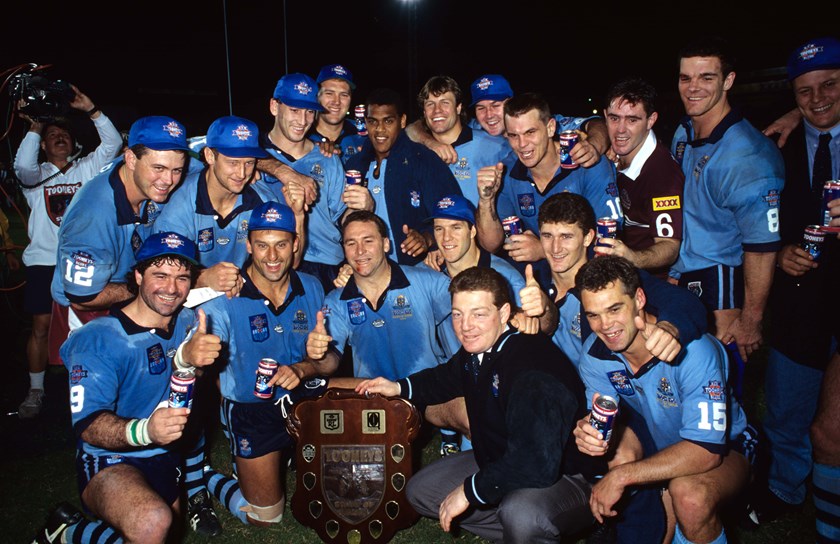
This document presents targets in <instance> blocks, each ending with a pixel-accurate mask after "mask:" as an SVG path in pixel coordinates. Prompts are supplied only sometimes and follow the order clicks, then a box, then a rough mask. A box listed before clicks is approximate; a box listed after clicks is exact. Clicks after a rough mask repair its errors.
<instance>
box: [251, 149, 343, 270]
mask: <svg viewBox="0 0 840 544" xmlns="http://www.w3.org/2000/svg"><path fill="white" fill-rule="evenodd" d="M262 144H263V148H265V150H266V151H267V152H268V153H270V154H271V156H272V157H274V158H275V159H277V160H278V161H280V162H282V163H283V164H285V165H287V166H289V167H290V168H293V169H294V170H295V171H296V172H298V173H300V174H303V175H304V176H309V177H311V178H312V179H314V180H315V183H317V184H318V200H316V201H315V204H313V205H312V206H311V207H310V209H309V217H308V220H307V223H306V233H307V236H306V238H307V239H306V248H305V249H304V253H303V258H304V259H305V260H307V261H309V262H313V263H322V264H331V265H335V264H339V263H340V262H341V261H343V260H344V249H343V248H342V246H341V232H340V231H339V229H338V220H339V219H340V218H341V215H342V214H343V213H344V210H346V209H347V205H346V204H344V201H343V200H342V199H341V196H342V194H343V193H344V167H343V166H342V165H341V161H340V160H339V159H338V157H336V156H332V157H325V156H323V155H322V154H321V152H320V150H319V149H318V146H317V145H316V146H315V147H314V148H313V149H312V151H310V152H309V153H307V154H306V155H304V156H303V157H301V158H299V159H295V158H294V157H292V156H291V155H289V154H288V153H284V152H283V151H282V150H281V149H279V148H278V147H276V146H275V145H274V144H272V143H271V141H270V140H269V139H268V138H267V137H265V138H263V141H262ZM263 179H264V180H265V182H266V183H268V184H269V187H270V188H271V190H272V192H274V193H276V194H277V193H281V188H282V184H281V183H280V181H279V180H278V179H277V178H274V177H272V176H270V175H268V174H263ZM280 202H284V200H281V201H280Z"/></svg>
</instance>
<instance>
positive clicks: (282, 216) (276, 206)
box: [248, 200, 296, 234]
mask: <svg viewBox="0 0 840 544" xmlns="http://www.w3.org/2000/svg"><path fill="white" fill-rule="evenodd" d="M252 230H284V231H286V232H291V233H293V234H294V233H296V231H295V214H294V212H293V211H292V209H291V208H290V207H288V206H286V205H285V204H280V203H279V202H274V201H273V200H269V201H268V202H263V203H262V204H260V205H259V206H257V207H256V208H254V209H253V210H252V211H251V218H250V219H249V220H248V232H251V231H252Z"/></svg>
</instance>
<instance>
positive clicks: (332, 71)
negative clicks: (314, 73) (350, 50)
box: [315, 64, 356, 90]
mask: <svg viewBox="0 0 840 544" xmlns="http://www.w3.org/2000/svg"><path fill="white" fill-rule="evenodd" d="M328 79H343V80H344V81H346V82H347V83H348V84H349V85H350V90H355V89H356V84H355V83H353V74H352V73H351V72H350V70H348V69H347V68H345V67H344V66H342V65H340V64H328V65H326V66H324V67H323V68H321V71H320V72H318V79H316V80H315V81H316V82H317V83H318V85H320V84H321V83H323V82H325V81H326V80H328Z"/></svg>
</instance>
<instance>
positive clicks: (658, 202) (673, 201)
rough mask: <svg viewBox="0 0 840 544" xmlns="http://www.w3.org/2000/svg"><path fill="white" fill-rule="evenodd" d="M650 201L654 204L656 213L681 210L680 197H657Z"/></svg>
mask: <svg viewBox="0 0 840 544" xmlns="http://www.w3.org/2000/svg"><path fill="white" fill-rule="evenodd" d="M650 201H651V202H652V203H653V211H655V212H661V211H665V210H679V209H680V195H671V196H657V197H654V198H652V199H650Z"/></svg>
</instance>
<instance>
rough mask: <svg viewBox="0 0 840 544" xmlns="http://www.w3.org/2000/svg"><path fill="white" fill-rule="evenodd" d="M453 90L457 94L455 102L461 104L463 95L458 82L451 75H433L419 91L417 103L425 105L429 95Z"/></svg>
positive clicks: (438, 94) (421, 105) (437, 94)
mask: <svg viewBox="0 0 840 544" xmlns="http://www.w3.org/2000/svg"><path fill="white" fill-rule="evenodd" d="M447 92H451V93H452V94H454V95H455V104H456V105H458V104H461V102H462V101H463V96H462V93H461V87H460V86H459V85H458V82H457V81H455V80H454V79H452V78H451V77H449V76H433V77H431V78H429V80H428V81H427V82H426V83H425V84H424V85H423V87H422V88H421V89H420V92H419V93H417V103H418V104H419V105H420V107H421V108H422V107H423V103H424V102H426V100H427V99H428V98H429V96H440V95H442V94H443V93H447Z"/></svg>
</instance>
